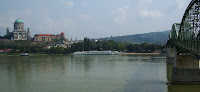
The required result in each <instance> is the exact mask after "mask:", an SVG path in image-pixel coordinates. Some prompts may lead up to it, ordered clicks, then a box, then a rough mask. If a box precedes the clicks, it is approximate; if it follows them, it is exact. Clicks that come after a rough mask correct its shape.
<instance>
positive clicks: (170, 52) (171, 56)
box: [166, 47, 177, 63]
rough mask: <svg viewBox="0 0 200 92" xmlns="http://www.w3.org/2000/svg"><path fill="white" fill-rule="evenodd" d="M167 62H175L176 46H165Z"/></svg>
mask: <svg viewBox="0 0 200 92" xmlns="http://www.w3.org/2000/svg"><path fill="white" fill-rule="evenodd" d="M166 59H167V63H175V62H176V59H177V49H176V48H170V47H168V48H167V58H166Z"/></svg>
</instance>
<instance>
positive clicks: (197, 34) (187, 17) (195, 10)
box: [167, 0, 200, 59]
mask: <svg viewBox="0 0 200 92" xmlns="http://www.w3.org/2000/svg"><path fill="white" fill-rule="evenodd" d="M167 46H171V47H175V48H177V49H179V52H184V53H189V54H190V55H191V56H193V57H194V58H197V59H200V0H192V1H191V2H190V4H189V6H188V7H187V9H186V11H185V13H184V15H183V18H182V21H181V23H174V24H173V26H172V30H171V31H170V32H169V39H168V42H167Z"/></svg>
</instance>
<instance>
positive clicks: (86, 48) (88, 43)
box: [84, 37, 90, 51]
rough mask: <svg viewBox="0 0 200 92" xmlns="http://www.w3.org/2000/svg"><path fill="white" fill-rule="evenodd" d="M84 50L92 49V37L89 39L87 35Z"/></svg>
mask: <svg viewBox="0 0 200 92" xmlns="http://www.w3.org/2000/svg"><path fill="white" fill-rule="evenodd" d="M84 50H85V51H89V50H90V39H88V38H87V37H86V38H84Z"/></svg>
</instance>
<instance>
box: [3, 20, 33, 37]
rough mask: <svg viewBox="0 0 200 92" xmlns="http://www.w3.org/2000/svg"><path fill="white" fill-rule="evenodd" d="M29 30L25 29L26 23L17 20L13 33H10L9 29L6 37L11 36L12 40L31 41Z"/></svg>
mask: <svg viewBox="0 0 200 92" xmlns="http://www.w3.org/2000/svg"><path fill="white" fill-rule="evenodd" d="M27 30H28V31H26V30H25V29H24V22H23V21H22V20H21V19H19V18H18V19H17V20H15V23H14V30H13V32H10V30H9V28H7V29H6V35H9V36H11V38H10V39H11V40H30V39H31V36H30V28H28V29H27Z"/></svg>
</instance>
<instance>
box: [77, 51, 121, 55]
mask: <svg viewBox="0 0 200 92" xmlns="http://www.w3.org/2000/svg"><path fill="white" fill-rule="evenodd" d="M119 54H121V53H120V52H118V51H77V52H74V55H119Z"/></svg>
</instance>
